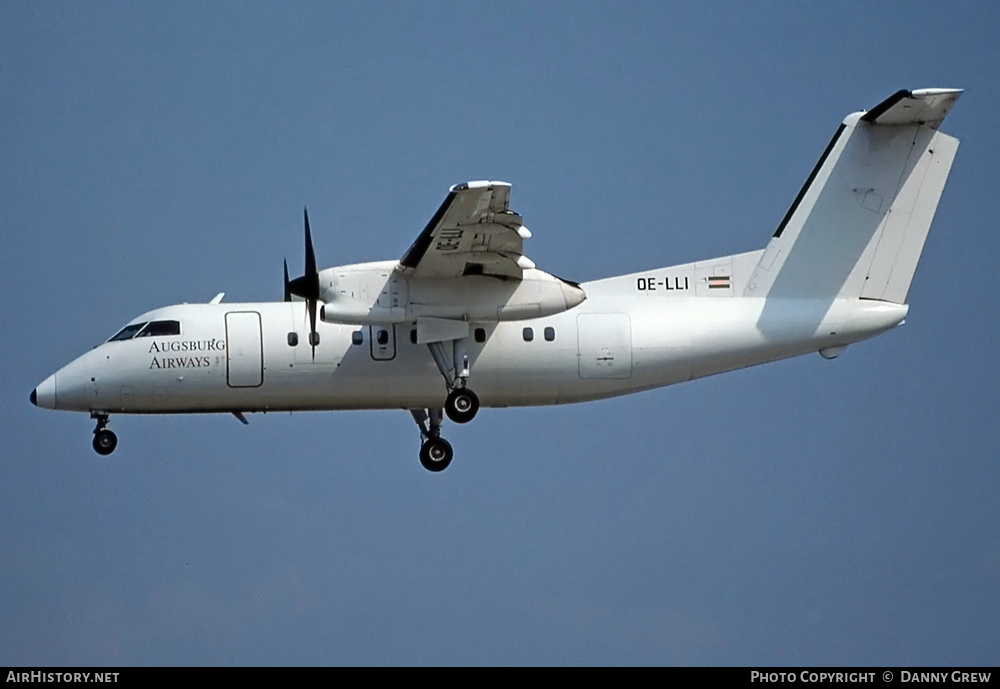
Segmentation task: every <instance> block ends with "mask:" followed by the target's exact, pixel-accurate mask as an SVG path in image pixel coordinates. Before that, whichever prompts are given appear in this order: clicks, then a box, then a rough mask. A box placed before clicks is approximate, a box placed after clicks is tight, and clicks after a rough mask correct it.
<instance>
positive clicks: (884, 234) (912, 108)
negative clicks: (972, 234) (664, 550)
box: [743, 89, 962, 304]
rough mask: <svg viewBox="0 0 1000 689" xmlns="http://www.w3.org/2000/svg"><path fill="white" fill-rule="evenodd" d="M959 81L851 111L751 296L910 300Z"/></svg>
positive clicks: (756, 274) (946, 165)
mask: <svg viewBox="0 0 1000 689" xmlns="http://www.w3.org/2000/svg"><path fill="white" fill-rule="evenodd" d="M961 94H962V91H961V90H958V89H921V90H917V91H898V92H896V93H895V94H893V95H892V96H891V97H889V98H888V99H886V100H885V101H883V102H882V103H880V104H878V105H877V106H875V107H874V108H872V109H871V110H869V111H868V112H864V113H854V114H852V115H849V116H848V117H847V118H846V119H845V120H844V121H843V123H842V124H841V125H840V127H839V128H838V130H837V133H836V134H835V135H834V137H833V140H832V141H830V144H829V145H828V146H827V148H826V150H825V151H824V152H823V155H822V157H821V158H820V160H819V162H818V163H817V164H816V167H815V168H814V169H813V171H812V174H811V175H810V176H809V178H808V179H807V180H806V183H805V185H804V186H803V187H802V190H801V191H800V192H799V194H798V196H797V197H796V198H795V200H794V202H793V203H792V206H791V208H789V209H788V213H786V214H785V217H784V218H783V219H782V221H781V223H780V224H779V225H778V229H777V231H776V232H775V233H774V237H772V238H771V241H770V243H769V244H768V246H767V248H766V249H765V250H764V252H763V254H762V255H761V257H760V260H759V261H758V263H757V266H756V267H755V268H754V270H753V272H752V273H751V276H750V279H749V280H748V282H747V284H746V288H745V289H744V292H743V294H744V296H752V297H768V298H772V297H773V298H793V299H801V298H805V299H821V300H832V299H835V298H852V299H857V298H862V299H878V300H882V301H889V302H894V303H897V304H903V303H905V301H906V293H907V291H908V290H909V288H910V282H911V280H912V279H913V273H914V271H915V270H916V268H917V261H918V260H919V258H920V252H921V250H922V249H923V246H924V240H925V239H926V238H927V231H928V230H929V229H930V226H931V221H932V220H933V219H934V211H935V210H936V208H937V205H938V201H939V200H940V198H941V193H942V191H943V190H944V185H945V180H947V178H948V173H949V172H950V170H951V164H952V161H953V160H954V159H955V153H956V152H957V150H958V140H957V139H955V138H954V137H951V136H948V135H947V134H944V133H942V132H940V131H938V128H939V127H940V125H941V122H942V121H943V120H944V117H945V115H946V114H947V113H948V111H949V110H950V109H951V106H952V105H954V103H955V101H957V100H958V97H959V96H960V95H961Z"/></svg>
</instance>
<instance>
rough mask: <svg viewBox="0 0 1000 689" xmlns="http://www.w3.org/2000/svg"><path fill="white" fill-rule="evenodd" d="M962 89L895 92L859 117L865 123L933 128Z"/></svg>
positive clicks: (938, 123) (936, 126)
mask: <svg viewBox="0 0 1000 689" xmlns="http://www.w3.org/2000/svg"><path fill="white" fill-rule="evenodd" d="M961 95H962V89H917V90H914V91H907V90H905V89H904V90H902V91H896V92H895V93H894V94H892V95H891V96H889V97H888V98H886V99H885V100H884V101H882V102H881V103H879V104H878V105H876V106H875V107H874V108H872V109H871V110H869V111H868V112H866V113H865V114H864V115H862V116H861V121H862V122H867V123H868V124H883V125H905V124H923V125H927V126H929V127H930V128H931V129H937V128H938V126H939V125H940V124H941V121H942V120H943V119H944V116H945V115H947V114H948V111H949V110H951V106H953V105H954V104H955V101H957V100H958V97H959V96H961Z"/></svg>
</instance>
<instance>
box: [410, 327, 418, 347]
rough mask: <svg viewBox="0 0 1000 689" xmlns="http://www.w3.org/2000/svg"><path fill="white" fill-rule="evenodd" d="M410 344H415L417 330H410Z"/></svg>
mask: <svg viewBox="0 0 1000 689" xmlns="http://www.w3.org/2000/svg"><path fill="white" fill-rule="evenodd" d="M410 344H417V329H416V328H411V329H410Z"/></svg>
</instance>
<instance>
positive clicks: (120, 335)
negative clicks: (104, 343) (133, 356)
mask: <svg viewBox="0 0 1000 689" xmlns="http://www.w3.org/2000/svg"><path fill="white" fill-rule="evenodd" d="M144 325H146V324H145V323H133V324H132V325H126V326H125V327H124V328H122V329H121V330H119V331H118V332H117V333H116V334H115V336H114V337H112V338H111V339H110V340H108V342H121V341H122V340H131V339H132V338H133V337H135V334H136V333H137V332H139V331H140V330H141V329H142V327H143V326H144Z"/></svg>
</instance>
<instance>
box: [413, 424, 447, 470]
mask: <svg viewBox="0 0 1000 689" xmlns="http://www.w3.org/2000/svg"><path fill="white" fill-rule="evenodd" d="M410 414H412V415H413V420H414V421H416V422H417V426H418V427H419V428H420V437H421V438H422V439H423V441H424V442H423V444H422V445H421V446H420V464H421V466H423V468H424V469H427V471H433V472H434V473H437V472H439V471H444V470H445V469H447V468H448V465H449V464H451V460H452V458H453V457H454V456H455V452H454V450H452V449H451V443H449V442H448V441H447V440H445V439H444V438H442V437H441V410H440V409H411V410H410ZM428 421H429V422H430V424H429V425H428Z"/></svg>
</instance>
